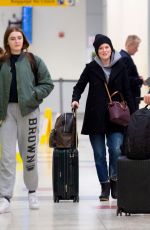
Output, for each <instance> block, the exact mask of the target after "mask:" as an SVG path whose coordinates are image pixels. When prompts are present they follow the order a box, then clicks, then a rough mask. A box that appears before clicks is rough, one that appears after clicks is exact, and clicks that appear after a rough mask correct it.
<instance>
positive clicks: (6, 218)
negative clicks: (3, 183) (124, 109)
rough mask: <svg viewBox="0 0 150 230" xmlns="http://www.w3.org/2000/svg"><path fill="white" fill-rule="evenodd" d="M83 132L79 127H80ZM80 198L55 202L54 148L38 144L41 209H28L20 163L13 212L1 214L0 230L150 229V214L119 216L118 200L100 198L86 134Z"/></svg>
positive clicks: (82, 145)
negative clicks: (104, 200) (77, 200)
mask: <svg viewBox="0 0 150 230" xmlns="http://www.w3.org/2000/svg"><path fill="white" fill-rule="evenodd" d="M79 132H80V130H79ZM79 153H80V156H79V159H80V160H79V172H80V177H79V186H80V192H79V195H80V201H79V203H73V202H72V201H60V202H59V203H54V202H53V193H52V149H49V148H48V147H47V146H40V147H39V156H38V161H39V189H38V196H39V199H40V209H39V210H34V211H33V210H29V208H28V200H27V191H26V189H25V186H24V184H23V180H22V165H21V163H18V164H17V173H16V184H15V189H14V197H13V200H12V202H11V212H10V213H7V214H1V215H0V230H41V229H43V230H122V229H128V230H143V229H144V230H149V229H150V215H132V216H125V215H123V216H122V217H120V216H118V217H117V216H116V201H115V200H113V199H112V198H110V201H109V202H100V201H99V199H98V196H99V194H100V186H99V182H98V179H97V175H96V170H95V165H94V161H93V154H92V150H91V146H90V144H89V140H88V137H87V136H81V135H79Z"/></svg>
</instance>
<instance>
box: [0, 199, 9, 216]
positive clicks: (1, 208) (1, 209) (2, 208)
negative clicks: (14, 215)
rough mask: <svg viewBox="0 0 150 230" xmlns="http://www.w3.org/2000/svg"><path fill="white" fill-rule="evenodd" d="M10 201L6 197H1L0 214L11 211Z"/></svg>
mask: <svg viewBox="0 0 150 230" xmlns="http://www.w3.org/2000/svg"><path fill="white" fill-rule="evenodd" d="M9 208H10V202H9V201H8V200H7V199H5V198H4V197H2V198H0V214H3V213H6V212H9V211H10V210H9Z"/></svg>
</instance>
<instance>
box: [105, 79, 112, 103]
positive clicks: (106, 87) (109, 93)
mask: <svg viewBox="0 0 150 230" xmlns="http://www.w3.org/2000/svg"><path fill="white" fill-rule="evenodd" d="M104 84H105V88H106V91H107V94H108V97H109V101H110V103H112V99H111V96H110V92H109V89H108V86H107V84H106V82H104Z"/></svg>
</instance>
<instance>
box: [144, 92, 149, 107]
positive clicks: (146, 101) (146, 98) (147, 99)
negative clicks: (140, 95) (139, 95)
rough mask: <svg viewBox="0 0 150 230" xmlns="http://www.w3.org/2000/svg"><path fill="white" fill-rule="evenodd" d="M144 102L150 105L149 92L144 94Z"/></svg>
mask: <svg viewBox="0 0 150 230" xmlns="http://www.w3.org/2000/svg"><path fill="white" fill-rule="evenodd" d="M144 102H145V104H147V105H150V94H146V95H145V96H144Z"/></svg>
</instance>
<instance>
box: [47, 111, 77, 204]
mask: <svg viewBox="0 0 150 230" xmlns="http://www.w3.org/2000/svg"><path fill="white" fill-rule="evenodd" d="M50 143H51V144H50V146H52V143H53V144H54V145H53V146H54V150H53V162H52V179H53V200H54V202H59V200H73V202H78V201H79V154H78V149H77V128H76V111H75V110H74V111H72V113H63V114H61V115H60V116H59V117H58V118H57V120H56V123H55V127H54V130H53V133H52V135H51V137H50Z"/></svg>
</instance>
